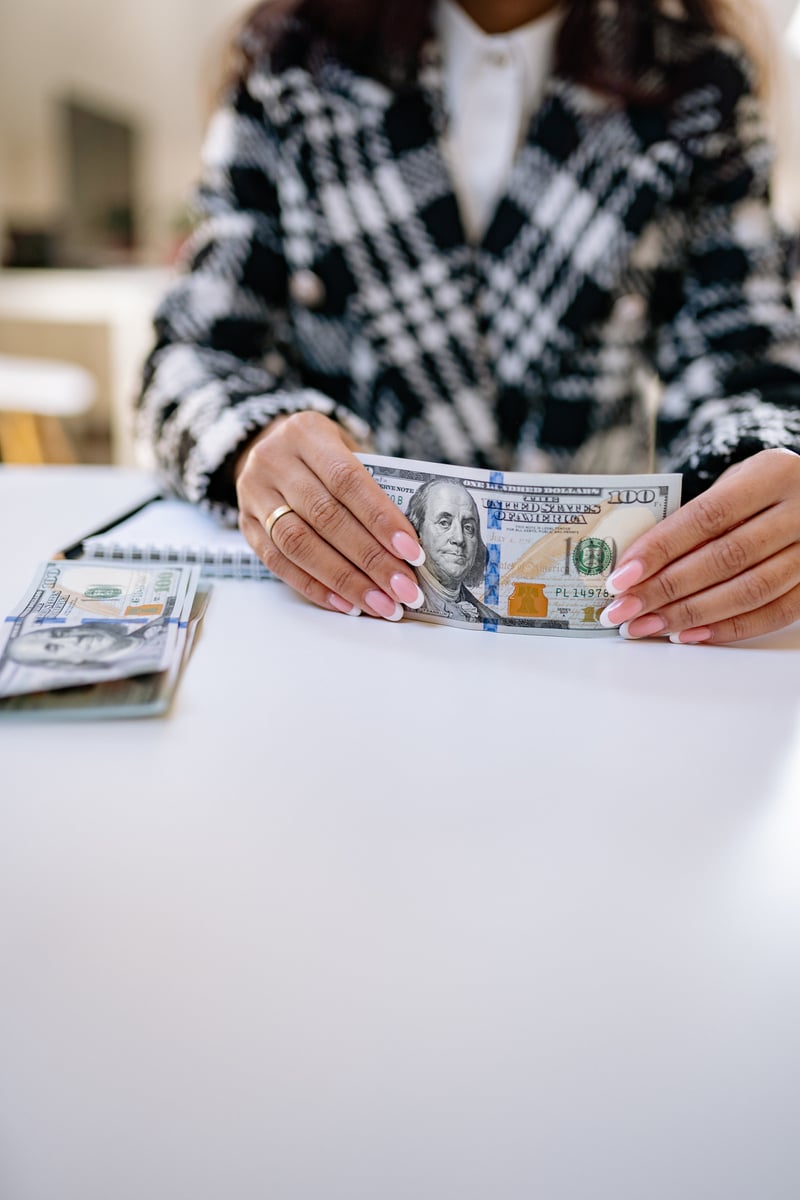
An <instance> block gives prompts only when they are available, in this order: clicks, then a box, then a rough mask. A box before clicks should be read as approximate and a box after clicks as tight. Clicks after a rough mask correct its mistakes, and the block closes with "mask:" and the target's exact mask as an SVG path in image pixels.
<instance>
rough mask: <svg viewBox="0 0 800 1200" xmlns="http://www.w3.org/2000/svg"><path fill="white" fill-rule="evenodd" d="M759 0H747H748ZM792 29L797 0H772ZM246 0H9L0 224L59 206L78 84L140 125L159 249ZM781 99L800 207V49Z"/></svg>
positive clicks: (192, 166)
mask: <svg viewBox="0 0 800 1200" xmlns="http://www.w3.org/2000/svg"><path fill="white" fill-rule="evenodd" d="M755 2H756V0H746V3H747V4H748V5H750V4H753V3H755ZM765 2H766V3H767V4H768V6H769V7H770V9H771V10H772V16H773V19H774V22H775V24H776V26H778V28H780V29H781V30H782V29H785V27H786V25H787V24H788V22H789V19H790V16H791V11H792V8H793V6H794V4H795V0H765ZM244 7H247V0H116V2H115V0H0V234H1V233H2V225H3V222H4V221H5V222H8V221H9V219H17V220H22V219H24V220H26V221H27V222H31V223H32V222H36V221H39V220H42V221H45V222H46V221H48V220H50V219H52V218H54V217H57V216H58V213H59V210H60V206H61V204H62V199H61V197H62V174H61V159H60V147H59V137H58V128H57V121H56V102H57V100H58V98H59V97H63V96H65V95H66V94H69V93H71V94H72V95H73V96H74V97H75V98H76V99H83V100H84V101H88V102H91V103H93V104H97V105H98V106H102V107H105V108H107V109H108V110H109V111H110V112H111V113H112V114H114V113H116V114H118V115H120V116H123V117H125V118H128V119H134V120H135V121H137V122H138V123H139V124H140V126H141V131H142V135H143V136H142V144H141V180H142V196H141V198H140V204H139V214H138V215H139V217H140V221H143V224H144V230H145V235H146V245H147V257H148V258H149V259H151V260H153V259H155V260H160V259H161V258H163V255H164V252H165V250H166V248H167V245H168V243H169V240H170V225H171V223H172V222H174V220H175V219H176V217H177V215H178V214H179V213H180V211H181V209H182V206H183V204H184V201H185V199H186V197H187V194H188V192H189V188H190V186H191V183H192V181H193V180H194V178H195V176H196V172H197V163H198V153H199V148H200V144H201V140H202V133H203V128H204V123H205V119H206V114H207V110H208V97H209V91H210V88H211V86H212V81H213V79H214V78H215V66H216V59H217V55H218V54H219V53H221V50H222V46H223V45H224V42H225V40H226V38H227V35H228V31H229V29H230V25H231V22H232V21H233V20H234V18H235V17H236V16H238V15H239V13H240V12H241V11H242V10H243V8H244ZM790 76H791V78H790V84H793V86H794V89H795V90H794V96H793V98H792V99H791V100H789V99H786V100H784V102H783V104H782V111H783V115H784V125H785V132H786V134H787V136H788V137H789V139H791V138H792V137H793V136H794V138H795V141H794V144H793V146H792V148H791V149H790V150H788V151H787V153H786V154H785V156H784V165H783V167H782V170H781V173H780V176H779V180H780V199H781V205H782V207H783V208H784V209H785V210H787V211H793V210H796V211H797V213H798V214H799V215H800V135H798V131H799V130H800V94H799V93H800V60H795V61H794V64H793V70H792V72H791V73H790Z"/></svg>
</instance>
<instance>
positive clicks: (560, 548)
mask: <svg viewBox="0 0 800 1200" xmlns="http://www.w3.org/2000/svg"><path fill="white" fill-rule="evenodd" d="M359 457H360V459H361V461H362V462H363V463H364V465H365V467H366V468H367V470H368V471H369V472H370V474H371V475H372V477H373V478H374V479H375V480H376V482H377V483H378V484H380V486H381V488H382V489H383V490H384V492H386V494H387V495H388V496H391V498H392V499H393V500H394V502H395V503H396V504H397V505H398V507H399V508H401V509H402V510H403V512H404V513H405V515H406V516H407V517H408V519H409V520H410V522H411V524H412V525H413V526H414V528H415V529H416V530H417V534H418V536H419V540H420V542H421V544H422V546H423V549H424V550H425V554H426V561H425V563H424V564H423V566H422V567H420V568H418V569H417V578H418V580H419V584H420V587H421V588H422V591H423V594H424V596H425V604H424V605H423V607H422V608H420V609H419V610H417V611H415V612H412V611H409V612H408V614H407V615H408V616H409V617H413V618H416V619H418V620H423V621H433V622H437V623H441V624H446V625H458V626H463V627H465V628H470V629H489V630H493V631H502V632H504V633H562V634H581V633H599V632H610V631H606V630H604V629H603V627H602V626H601V625H600V613H601V612H602V611H603V609H604V608H605V606H606V605H607V604H608V603H609V602H610V600H611V599H612V597H611V595H610V593H609V592H608V590H607V589H606V586H605V585H606V580H607V579H608V577H609V575H610V574H611V572H612V571H613V570H614V567H615V566H616V563H617V560H618V559H619V557H620V556H621V555H622V553H623V552H624V551H625V550H626V549H627V548H628V546H630V545H631V544H632V543H633V542H634V541H635V540H636V538H638V537H639V536H641V534H643V533H646V532H647V531H648V530H649V529H652V528H653V526H654V525H656V524H657V523H658V522H659V521H662V520H663V519H664V517H666V516H668V515H669V514H670V513H672V512H674V511H675V510H676V509H677V508H678V506H679V504H680V491H681V478H680V476H679V475H627V476H616V477H611V476H605V475H586V476H581V475H523V474H519V473H512V472H499V471H482V470H478V469H475V470H471V469H465V468H463V467H450V466H445V465H442V464H438V463H424V462H414V461H412V460H407V459H393V458H378V457H374V456H371V455H359Z"/></svg>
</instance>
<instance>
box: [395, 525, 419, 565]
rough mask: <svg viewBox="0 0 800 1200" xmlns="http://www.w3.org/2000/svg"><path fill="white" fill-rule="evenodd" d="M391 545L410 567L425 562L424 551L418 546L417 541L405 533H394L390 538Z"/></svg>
mask: <svg viewBox="0 0 800 1200" xmlns="http://www.w3.org/2000/svg"><path fill="white" fill-rule="evenodd" d="M392 545H393V546H394V548H395V550H396V551H397V553H398V554H399V555H400V557H401V558H404V559H405V560H406V562H407V563H409V564H410V566H412V567H421V566H422V564H423V563H424V562H425V551H424V550H423V549H422V546H420V544H419V542H415V541H414V539H413V538H412V537H411V536H410V535H409V534H407V533H396V534H395V535H394V537H393V538H392Z"/></svg>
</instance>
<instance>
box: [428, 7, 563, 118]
mask: <svg viewBox="0 0 800 1200" xmlns="http://www.w3.org/2000/svg"><path fill="white" fill-rule="evenodd" d="M562 16H563V12H562V9H561V6H560V5H557V6H556V7H555V8H554V9H552V10H551V11H550V12H548V13H545V14H544V15H543V16H541V17H537V18H536V19H535V20H533V21H529V22H528V24H527V25H521V26H520V27H519V28H518V29H512V30H511V31H510V32H509V33H486V31H485V30H483V29H481V27H480V25H477V24H476V23H475V21H473V20H472V17H470V16H469V15H468V14H467V13H466V12H465V11H464V9H463V8H462V7H461V5H460V4H458V3H457V0H437V3H436V6H435V9H434V29H435V32H436V34H437V37H438V38H439V41H440V43H441V46H442V53H443V59H444V62H445V65H446V66H445V69H446V78H447V92H448V101H450V102H451V111H452V107H453V106H452V100H453V97H454V95H456V96H457V95H458V94H459V93H460V91H461V88H462V87H463V86H464V85H465V83H466V81H467V79H468V78H469V76H470V73H471V72H472V70H473V69H474V66H475V64H476V63H477V62H479V61H480V59H481V58H484V57H485V56H486V55H487V54H488V55H501V54H508V55H510V56H511V58H513V60H514V61H515V64H516V65H517V66H518V67H520V68H522V70H521V75H522V78H523V80H524V89H525V93H526V94H525V98H524V107H525V109H526V113H527V115H528V116H530V114H531V113H532V112H533V109H534V108H535V107H536V104H537V103H538V101H539V100H540V99H541V96H542V92H543V90H544V84H545V81H546V77H547V75H548V74H549V71H550V67H551V65H552V59H553V50H554V46H555V40H556V33H557V31H558V26H559V25H560V23H561V19H562Z"/></svg>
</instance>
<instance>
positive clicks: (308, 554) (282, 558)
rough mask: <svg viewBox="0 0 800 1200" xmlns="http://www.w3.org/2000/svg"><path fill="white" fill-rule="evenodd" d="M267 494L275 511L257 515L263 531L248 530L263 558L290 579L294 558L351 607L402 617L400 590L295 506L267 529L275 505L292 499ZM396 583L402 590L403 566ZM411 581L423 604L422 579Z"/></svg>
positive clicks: (412, 595)
mask: <svg viewBox="0 0 800 1200" xmlns="http://www.w3.org/2000/svg"><path fill="white" fill-rule="evenodd" d="M287 490H289V489H287ZM266 495H267V497H269V499H268V500H267V504H268V506H270V507H269V512H268V513H267V514H266V516H265V517H264V518H263V519H260V520H259V519H257V518H256V524H257V526H260V527H261V529H260V531H257V530H253V529H252V527H251V526H250V525H249V524H248V535H247V536H248V538H249V540H251V544H254V542H255V543H257V545H256V548H257V550H258V553H259V555H260V557H261V560H262V562H263V563H264V564H265V566H266V567H267V568H268V569H269V570H270V571H272V572H273V574H275V575H278V576H279V578H281V579H284V580H285V581H286V582H289V578H288V575H289V572H288V570H287V566H286V564H287V563H288V564H291V565H292V566H293V567H295V568H299V570H300V571H301V572H302V576H301V578H303V577H306V576H307V577H308V578H310V579H311V580H313V581H315V582H316V583H317V584H318V585H320V586H322V587H323V588H324V589H325V592H326V595H327V596H330V595H331V594H332V595H334V596H337V597H340V598H341V599H342V600H344V601H347V602H348V604H349V605H350V606H351V607H355V608H359V609H363V610H364V611H366V612H368V613H369V614H370V616H376V617H383V618H384V619H385V620H388V621H399V620H400V619H401V618H402V616H403V609H402V602H401V601H400V600H399V599H398V597H397V595H396V594H391V595H389V594H387V593H386V592H385V591H383V590H382V589H381V588H379V587H376V586H375V583H374V582H373V580H371V579H370V578H369V577H368V576H366V575H364V574H363V573H362V572H361V571H359V570H358V569H357V568H356V567H355V566H354V565H353V563H352V562H351V561H350V560H349V559H348V558H346V557H345V556H344V555H342V554H340V553H339V552H338V551H337V550H335V549H333V548H332V547H331V546H330V545H328V543H327V542H325V541H324V540H323V539H322V538H321V537H320V536H319V535H318V534H317V532H316V531H315V530H314V529H313V528H312V527H311V526H310V525H309V524H308V522H307V521H306V520H305V519H304V518H303V516H302V514H301V513H300V512H298V511H295V510H294V508H292V511H291V512H289V513H286V514H285V515H283V516H281V518H280V519H279V520H278V521H276V522H275V524H274V525H273V526H272V532H271V534H267V533H266V529H265V522H266V520H267V518H268V517H269V515H270V513H272V512H273V511H274V510H275V508H280V507H283V503H285V502H286V501H285V500H284V498H282V497H279V496H278V495H277V493H275V492H270V491H268V492H267V493H266ZM287 499H288V498H287ZM282 502H283V503H282ZM252 519H253V518H252V517H250V518H249V520H252ZM378 549H379V551H380V553H381V554H382V555H383V557H385V558H386V559H388V560H389V561H391V562H394V563H395V566H399V564H397V560H396V559H390V557H389V555H385V554H384V552H383V550H381V549H380V547H378ZM401 578H402V582H401ZM392 583H393V589H395V590H402V588H403V586H404V585H405V584H406V580H405V578H404V577H401V573H400V571H399V570H397V571H396V572H395V575H394V576H393V577H392ZM408 587H409V592H408V593H407V600H408V602H409V605H410V606H411V605H412V604H413V605H414V606H415V607H419V605H420V604H421V603H422V601H423V599H424V598H423V596H422V593H421V591H420V589H419V585H418V584H417V582H416V580H413V581H411V582H410V583H409V584H408ZM412 589H413V591H412ZM309 592H313V593H314V594H318V591H317V589H311V588H308V590H306V591H304V592H303V594H309Z"/></svg>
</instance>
